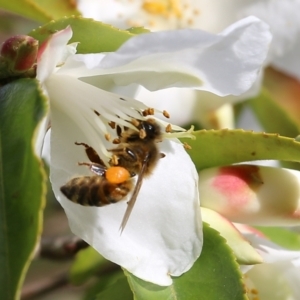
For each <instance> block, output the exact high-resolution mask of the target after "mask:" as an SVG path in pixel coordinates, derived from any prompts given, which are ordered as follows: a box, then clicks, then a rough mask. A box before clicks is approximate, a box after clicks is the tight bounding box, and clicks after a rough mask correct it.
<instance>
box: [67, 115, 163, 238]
mask: <svg viewBox="0 0 300 300" xmlns="http://www.w3.org/2000/svg"><path fill="white" fill-rule="evenodd" d="M132 124H133V125H134V126H135V127H136V129H137V130H133V129H131V128H125V129H124V130H123V131H122V130H121V128H120V127H117V128H116V130H117V134H118V137H119V138H118V146H117V147H116V148H114V149H110V150H108V151H110V152H111V153H112V158H111V160H110V161H109V165H110V167H106V166H105V164H104V163H103V161H102V160H101V158H100V157H99V155H98V154H97V153H96V151H95V150H94V149H93V148H92V147H90V146H89V145H87V144H85V143H76V144H77V145H83V146H84V147H85V152H86V154H87V156H88V158H89V159H90V161H91V162H90V163H79V165H86V166H88V167H89V168H90V170H91V171H92V172H93V173H94V174H95V175H97V176H82V177H77V178H73V179H71V180H70V181H69V182H67V183H66V184H65V185H63V186H62V187H61V191H62V193H63V194H64V195H65V196H66V197H67V198H68V199H69V200H71V201H73V202H75V203H78V204H81V205H87V206H104V205H108V204H111V203H115V202H119V201H121V200H124V198H125V197H126V196H127V195H128V194H129V192H131V191H132V195H131V197H130V200H129V201H128V202H127V203H128V206H127V209H126V211H125V214H124V217H123V220H122V222H121V226H120V230H121V233H122V231H123V230H124V228H125V226H126V224H127V221H128V219H129V217H130V214H131V212H132V209H133V207H134V204H135V202H136V200H137V197H138V194H139V191H140V189H141V186H142V182H143V179H144V177H147V176H149V175H150V174H151V172H152V170H153V169H154V168H155V166H156V164H157V162H158V160H159V159H160V158H162V157H164V156H165V155H164V154H162V153H160V152H159V150H158V147H157V142H160V141H161V140H162V132H161V128H160V126H159V125H158V124H157V123H156V121H155V120H154V119H147V120H145V121H138V120H135V119H134V120H132ZM134 176H137V181H136V183H135V185H134V184H133V177H134Z"/></svg>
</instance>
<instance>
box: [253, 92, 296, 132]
mask: <svg viewBox="0 0 300 300" xmlns="http://www.w3.org/2000/svg"><path fill="white" fill-rule="evenodd" d="M248 103H249V105H250V107H251V108H252V109H253V111H254V113H255V115H256V117H257V118H258V120H259V121H260V123H261V125H262V126H263V128H264V129H265V130H266V131H267V132H273V133H279V134H280V135H284V136H288V137H296V136H297V135H298V134H299V128H298V127H297V125H296V124H295V122H294V121H293V120H292V118H291V116H290V115H288V113H287V111H286V110H284V109H283V108H282V107H280V106H279V105H278V103H277V102H276V101H274V100H273V99H272V96H271V94H270V93H269V92H268V91H267V90H266V89H262V92H261V93H260V95H258V96H257V97H255V98H253V99H250V101H249V102H248ZM274 120H276V122H274Z"/></svg>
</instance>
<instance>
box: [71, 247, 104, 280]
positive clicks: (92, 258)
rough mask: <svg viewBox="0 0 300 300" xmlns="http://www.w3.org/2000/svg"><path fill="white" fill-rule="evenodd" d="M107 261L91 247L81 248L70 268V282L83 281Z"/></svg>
mask: <svg viewBox="0 0 300 300" xmlns="http://www.w3.org/2000/svg"><path fill="white" fill-rule="evenodd" d="M107 263H109V262H108V261H107V260H106V259H105V258H104V257H103V256H101V255H100V254H99V253H98V252H97V251H96V250H95V249H93V248H92V247H88V248H86V249H84V250H81V251H80V252H79V253H78V254H77V255H76V258H75V261H74V263H73V265H72V267H71V270H70V280H71V283H72V284H75V285H79V284H82V283H84V282H85V281H86V280H87V279H89V278H90V277H91V276H92V275H94V274H95V273H96V272H97V271H98V270H100V268H101V267H102V266H104V265H107Z"/></svg>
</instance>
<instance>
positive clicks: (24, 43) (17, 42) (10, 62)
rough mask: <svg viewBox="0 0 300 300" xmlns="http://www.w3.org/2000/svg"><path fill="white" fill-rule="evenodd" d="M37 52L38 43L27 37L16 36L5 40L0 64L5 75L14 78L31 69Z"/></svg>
mask: <svg viewBox="0 0 300 300" xmlns="http://www.w3.org/2000/svg"><path fill="white" fill-rule="evenodd" d="M37 52H38V41H37V40H35V39H34V38H32V37H30V36H27V35H16V36H13V37H11V38H9V39H8V40H6V41H5V42H4V43H3V45H2V48H1V52H0V54H1V62H2V66H5V70H4V69H2V70H1V71H2V72H3V73H4V74H5V75H10V76H12V75H13V76H16V75H20V74H22V73H25V72H27V71H29V70H31V69H33V67H34V65H35V63H36V58H37Z"/></svg>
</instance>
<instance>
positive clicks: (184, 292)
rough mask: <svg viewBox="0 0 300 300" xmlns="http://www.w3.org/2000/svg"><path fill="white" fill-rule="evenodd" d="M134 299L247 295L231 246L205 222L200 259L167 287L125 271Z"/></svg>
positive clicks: (234, 299)
mask: <svg viewBox="0 0 300 300" xmlns="http://www.w3.org/2000/svg"><path fill="white" fill-rule="evenodd" d="M125 274H126V276H127V277H128V281H129V284H130V287H131V289H132V291H133V294H134V295H135V298H134V299H136V300H165V299H168V300H175V299H176V300H215V299H218V300H228V299H230V300H242V299H247V298H246V296H245V294H244V289H243V285H242V279H241V277H242V275H241V274H240V271H239V266H238V264H237V263H236V261H235V258H234V256H233V254H232V251H231V249H230V248H229V247H228V245H227V244H226V241H225V240H224V239H223V238H222V237H221V236H220V235H219V233H218V232H217V231H215V230H214V229H212V228H210V227H209V226H208V225H207V224H205V223H204V244H203V250H202V253H201V255H200V257H199V259H198V260H197V261H196V262H195V264H194V265H193V267H192V268H191V269H190V270H189V271H188V272H186V273H185V274H183V275H182V276H180V277H174V278H173V284H172V285H171V286H168V287H162V286H157V285H154V284H151V283H149V282H145V281H143V280H141V279H139V278H137V277H135V276H133V275H132V274H130V273H128V272H126V271H125Z"/></svg>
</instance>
